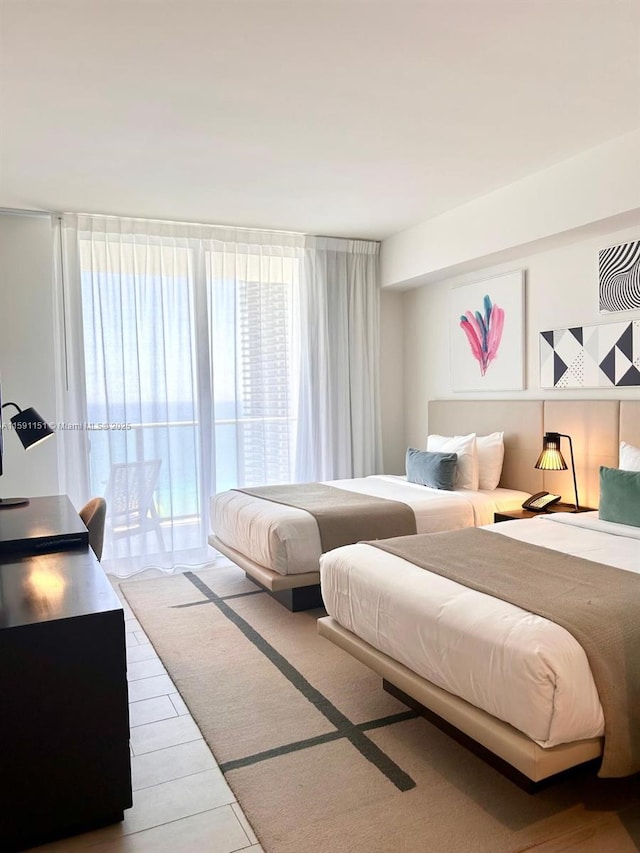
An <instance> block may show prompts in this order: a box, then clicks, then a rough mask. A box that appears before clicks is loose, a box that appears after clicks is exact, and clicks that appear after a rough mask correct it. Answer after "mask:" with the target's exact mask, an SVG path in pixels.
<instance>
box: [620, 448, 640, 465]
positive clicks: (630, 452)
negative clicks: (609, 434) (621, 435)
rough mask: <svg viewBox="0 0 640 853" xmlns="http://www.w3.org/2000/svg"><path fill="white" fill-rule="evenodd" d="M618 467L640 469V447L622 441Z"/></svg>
mask: <svg viewBox="0 0 640 853" xmlns="http://www.w3.org/2000/svg"><path fill="white" fill-rule="evenodd" d="M618 467H620V468H622V469H623V470H625V471H640V447H634V446H633V444H627V442H626V441H621V442H620V461H619V463H618Z"/></svg>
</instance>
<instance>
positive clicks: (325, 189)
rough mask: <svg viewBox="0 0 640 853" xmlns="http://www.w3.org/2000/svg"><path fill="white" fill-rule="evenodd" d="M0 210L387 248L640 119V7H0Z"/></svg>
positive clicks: (484, 2) (303, 0)
mask: <svg viewBox="0 0 640 853" xmlns="http://www.w3.org/2000/svg"><path fill="white" fill-rule="evenodd" d="M0 25H1V38H2V43H1V44H0V87H1V89H0V92H1V101H0V110H1V112H0V122H1V125H0V126H1V128H2V132H1V136H0V207H8V208H28V209H45V210H64V211H87V212H96V213H111V214H120V215H131V216H141V217H151V218H159V219H174V220H184V221H193V222H212V223H219V224H230V225H245V226H253V227H264V228H275V229H285V230H295V231H304V232H308V233H314V234H328V235H335V236H345V237H346V236H349V237H362V238H376V239H379V238H383V237H386V236H388V235H390V234H392V233H395V232H397V231H400V230H403V229H405V228H407V227H409V226H411V225H414V224H416V223H418V222H421V221H423V220H425V219H428V218H430V217H432V216H434V215H436V214H439V213H442V212H444V211H446V210H449V209H451V208H454V207H456V206H458V205H460V204H463V203H464V202H466V201H469V200H470V199H472V198H476V197H478V196H480V195H483V194H485V193H487V192H490V191H491V190H493V189H496V188H497V187H499V186H502V185H504V184H507V183H510V182H512V181H514V180H517V179H518V178H521V177H524V176H525V175H527V174H530V173H532V172H535V171H538V170H540V169H544V168H546V167H548V166H551V165H552V164H554V163H557V162H559V161H561V160H563V159H565V158H568V157H571V156H573V155H575V154H577V153H578V152H580V151H583V150H585V149H588V148H591V147H593V146H595V145H598V144H600V143H602V142H604V141H606V140H608V139H611V138H613V137H616V136H620V135H622V134H624V133H626V132H628V131H630V130H632V129H633V128H636V127H638V126H639V125H640V0H421V2H418V0H414V2H407V0H381V1H380V2H378V0H290V1H289V2H283V0H255V2H252V0H226V2H217V0H206V2H204V0H199V1H198V2H196V0H0Z"/></svg>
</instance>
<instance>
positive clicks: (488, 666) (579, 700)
mask: <svg viewBox="0 0 640 853" xmlns="http://www.w3.org/2000/svg"><path fill="white" fill-rule="evenodd" d="M486 529H487V530H489V531H490V532H491V535H494V534H495V535H501V536H508V537H511V538H513V539H517V540H520V541H523V542H529V543H531V544H535V545H541V546H544V547H545V548H548V549H551V550H555V551H560V552H563V553H567V554H571V555H574V556H577V557H582V558H584V559H587V560H592V561H595V562H598V563H602V564H604V565H608V566H613V567H615V568H618V569H625V570H627V571H630V572H636V573H640V528H637V527H630V526H627V525H621V524H612V523H609V522H605V521H601V520H600V519H599V518H598V513H597V512H595V513H583V514H579V515H573V514H570V513H563V514H560V513H558V514H552V515H544V516H540V517H538V518H535V519H527V520H522V521H510V522H507V523H501V524H496V525H491V526H490V527H488V528H486ZM320 566H321V569H320V571H321V588H322V593H323V598H324V602H325V607H326V609H327V612H328V614H329V615H328V617H326V618H325V619H321V620H319V631H320V633H322V634H324V635H325V636H327V637H328V638H329V639H331V640H333V641H334V642H337V643H338V645H341V646H342V647H343V648H345V649H346V650H347V651H350V652H351V653H352V654H354V655H355V656H356V657H358V658H360V659H361V660H363V661H364V662H366V663H367V664H368V665H370V666H371V667H372V668H373V669H375V670H376V671H378V672H379V673H380V674H382V675H383V678H385V679H386V680H387V681H389V682H390V683H391V684H395V685H396V686H397V687H399V688H400V690H401V691H403V692H404V693H407V694H408V695H409V696H413V697H414V698H415V699H416V700H417V701H418V702H420V703H421V704H422V705H425V706H426V707H429V708H432V710H434V711H435V712H436V713H437V714H438V715H439V716H440V717H443V718H444V719H446V720H449V722H451V723H452V724H453V725H454V726H456V727H457V728H458V729H460V730H461V731H462V732H464V733H466V734H467V735H468V736H470V737H471V738H473V739H474V740H476V741H477V742H479V743H480V744H482V745H483V746H485V747H486V748H487V749H489V750H491V751H492V752H494V753H495V754H496V755H498V756H499V757H500V758H501V759H503V760H504V761H506V762H508V763H509V764H510V765H512V766H513V767H515V768H516V769H517V770H518V771H519V772H520V773H522V774H524V776H526V777H527V778H528V779H531V780H534V781H539V780H541V779H544V778H545V777H547V776H550V775H553V774H554V773H557V772H559V771H561V770H563V769H565V768H566V767H569V766H573V765H574V764H578V763H581V762H583V761H586V760H589V759H591V758H595V757H597V756H598V755H599V754H600V752H601V739H602V735H603V731H604V728H603V727H604V721H603V712H602V707H601V705H600V701H599V697H598V692H597V690H596V687H595V683H594V680H593V677H592V674H591V670H590V667H589V663H588V660H587V657H586V654H585V652H584V651H583V649H582V648H581V646H580V645H579V644H578V642H577V641H576V640H575V639H574V637H573V636H572V635H571V634H570V633H569V632H568V631H566V630H565V629H564V628H562V627H560V626H559V625H557V624H555V623H553V622H550V621H549V620H547V619H544V618H543V617H541V616H536V615H534V614H532V613H528V612H526V611H525V610H522V609H520V608H518V607H515V606H514V605H512V604H509V603H507V602H505V601H502V600H499V599H497V598H493V597H491V596H488V595H486V594H484V593H481V592H477V591H474V590H472V589H469V588H467V587H465V586H462V585H460V584H458V583H456V582H454V581H452V580H450V579H448V578H446V577H442V576H440V575H436V574H433V573H431V572H429V571H425V570H424V569H422V568H418V567H417V566H415V565H413V564H412V563H409V562H407V561H406V560H403V559H401V558H399V557H397V556H395V555H393V554H390V553H387V552H385V551H383V550H380V549H378V548H376V547H373V546H371V545H367V544H365V543H359V544H356V545H351V546H346V547H344V548H339V549H336V550H335V551H332V552H330V553H329V554H326V555H324V556H323V557H322V559H321V564H320ZM505 724H506V725H505Z"/></svg>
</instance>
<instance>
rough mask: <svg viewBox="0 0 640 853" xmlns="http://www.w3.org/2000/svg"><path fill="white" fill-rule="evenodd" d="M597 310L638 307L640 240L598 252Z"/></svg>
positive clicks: (639, 293)
mask: <svg viewBox="0 0 640 853" xmlns="http://www.w3.org/2000/svg"><path fill="white" fill-rule="evenodd" d="M598 282H599V286H598V296H599V299H600V311H602V312H609V311H633V309H634V308H635V309H638V308H640V240H636V242H635V243H624V244H623V245H622V246H611V247H610V248H608V249H602V250H601V251H600V252H599V253H598Z"/></svg>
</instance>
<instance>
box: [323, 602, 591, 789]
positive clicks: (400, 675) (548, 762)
mask: <svg viewBox="0 0 640 853" xmlns="http://www.w3.org/2000/svg"><path fill="white" fill-rule="evenodd" d="M318 633H319V634H320V635H321V636H323V637H326V638H327V639H328V640H330V641H331V642H332V643H335V644H336V645H337V646H339V647H340V648H341V649H344V651H346V652H348V653H349V654H351V655H353V657H355V658H357V660H359V661H361V662H362V663H364V664H365V665H366V666H368V667H369V668H370V669H372V670H373V671H374V672H376V673H378V675H380V676H382V679H383V686H384V689H385V690H387V691H388V692H389V693H391V694H392V695H393V696H395V697H396V698H397V699H399V700H400V701H401V702H403V703H404V704H406V705H408V706H409V707H410V708H413V709H414V710H417V711H418V712H419V713H420V714H422V715H423V716H425V717H426V718H427V719H428V720H429V721H430V722H432V723H434V725H436V726H437V727H438V728H440V729H442V730H443V731H444V732H446V733H447V734H449V735H451V736H452V737H453V738H455V740H457V741H458V742H459V743H461V744H463V745H464V746H466V747H468V748H470V749H471V750H472V751H473V752H475V753H476V754H477V755H479V756H480V757H481V758H483V759H484V760H485V761H487V763H489V764H491V766H493V767H494V768H495V769H496V770H499V771H500V772H501V773H503V774H504V775H505V776H507V777H508V778H509V779H511V781H513V782H515V783H516V784H517V785H519V786H520V787H521V788H523V789H524V790H526V791H528V792H529V793H534V792H535V791H537V790H539V789H540V788H542V787H545V786H546V785H548V784H550V783H552V782H554V781H556V780H557V779H558V778H559V777H560V776H564V775H565V774H566V773H567V771H569V770H574V769H577V768H578V767H580V766H581V765H591V766H593V767H596V766H597V765H598V764H599V761H600V758H601V755H602V738H589V739H588V740H581V741H574V742H573V743H566V744H561V745H559V746H553V747H549V748H548V749H543V747H541V746H538V744H537V743H535V742H534V741H532V740H530V738H528V737H527V736H526V735H524V734H522V732H519V731H518V730H517V729H514V728H513V726H510V725H509V724H508V723H504V722H502V720H498V719H497V718H496V717H492V716H491V715H490V714H487V713H486V712H485V711H482V710H480V709H479V708H476V707H474V706H473V705H471V704H469V702H465V700H464V699H460V698H458V697H457V696H454V695H453V694H451V693H448V692H447V691H446V690H443V689H442V688H440V687H436V685H434V684H431V682H429V681H427V680H426V679H424V678H421V677H420V676H419V675H416V674H415V673H414V672H412V671H411V670H410V669H408V668H407V667H406V666H404V665H403V664H401V663H398V661H396V660H393V658H391V657H389V656H388V655H385V654H383V653H382V652H380V651H378V650H377V649H374V648H373V646H370V645H369V644H368V643H365V642H364V640H361V639H360V638H359V637H357V636H356V635H355V634H352V633H351V631H347V630H346V629H345V628H343V627H342V626H341V625H339V624H338V623H337V622H336V621H335V620H334V619H332V618H331V617H330V616H326V617H324V618H321V619H318Z"/></svg>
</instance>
